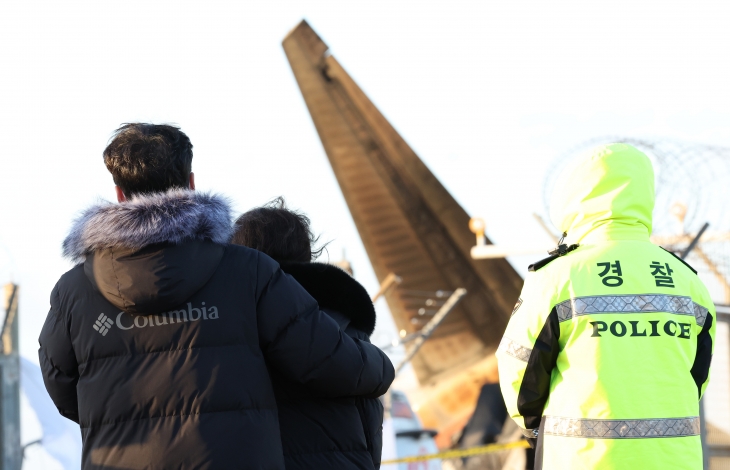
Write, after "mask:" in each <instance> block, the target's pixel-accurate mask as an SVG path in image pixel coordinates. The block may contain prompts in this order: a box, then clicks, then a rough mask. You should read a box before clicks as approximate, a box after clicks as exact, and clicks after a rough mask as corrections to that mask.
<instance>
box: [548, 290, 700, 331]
mask: <svg viewBox="0 0 730 470" xmlns="http://www.w3.org/2000/svg"><path fill="white" fill-rule="evenodd" d="M555 309H556V310H557V311H558V321H559V322H564V321H567V320H570V319H572V318H574V317H579V316H581V315H590V314H594V313H646V312H666V313H671V314H674V315H688V316H693V317H695V321H696V322H697V324H698V325H699V326H704V324H705V318H707V309H706V308H705V307H703V306H701V305H699V304H697V303H695V302H693V301H692V298H691V297H685V296H680V295H664V294H640V295H635V294H628V295H594V296H588V297H576V298H574V299H568V300H565V301H563V302H560V303H559V304H558V305H556V306H555Z"/></svg>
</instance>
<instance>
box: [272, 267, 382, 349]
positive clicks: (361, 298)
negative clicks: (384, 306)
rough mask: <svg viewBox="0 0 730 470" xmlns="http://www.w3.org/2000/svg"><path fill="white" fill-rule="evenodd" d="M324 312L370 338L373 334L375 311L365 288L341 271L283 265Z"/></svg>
mask: <svg viewBox="0 0 730 470" xmlns="http://www.w3.org/2000/svg"><path fill="white" fill-rule="evenodd" d="M281 269H282V270H283V271H284V272H285V273H287V274H289V275H291V276H292V277H294V279H296V280H297V282H298V283H299V284H301V285H302V287H304V289H306V291H307V292H309V295H311V296H312V297H314V299H315V300H316V301H317V303H318V304H319V307H320V308H321V309H324V310H334V311H336V312H338V313H340V314H341V315H344V316H346V317H347V318H349V320H350V326H352V327H354V328H356V329H358V330H360V331H362V332H364V333H366V334H367V335H368V336H370V335H371V334H372V333H373V330H375V307H374V306H373V302H372V300H371V299H370V295H368V293H367V291H366V290H365V288H364V287H363V286H362V285H361V284H360V283H359V282H357V281H356V280H355V279H353V278H352V276H350V275H349V274H347V273H346V272H345V271H343V270H342V269H340V268H338V267H337V266H333V265H331V264H324V263H282V265H281Z"/></svg>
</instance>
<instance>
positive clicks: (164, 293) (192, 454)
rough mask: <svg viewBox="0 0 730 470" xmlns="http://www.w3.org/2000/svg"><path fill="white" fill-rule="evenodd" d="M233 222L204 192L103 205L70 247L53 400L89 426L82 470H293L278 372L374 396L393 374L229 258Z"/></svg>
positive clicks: (312, 386)
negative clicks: (274, 381) (277, 391)
mask: <svg viewBox="0 0 730 470" xmlns="http://www.w3.org/2000/svg"><path fill="white" fill-rule="evenodd" d="M230 220H231V218H230V210H229V208H228V206H227V205H226V204H225V202H224V201H222V200H221V199H219V198H216V197H212V196H206V195H204V194H200V193H194V192H192V191H171V192H168V193H165V194H157V195H152V196H145V197H138V198H136V199H134V200H132V201H130V202H127V203H122V204H118V205H117V204H113V205H112V204H107V205H102V206H97V207H95V208H92V209H90V210H89V211H87V212H86V213H85V214H84V215H83V216H82V218H81V219H80V220H79V221H77V223H76V224H75V227H74V229H73V231H72V233H71V235H70V236H69V238H68V239H67V240H66V242H65V244H64V248H65V252H66V254H67V255H69V256H71V257H73V258H75V259H83V258H85V261H84V262H82V263H81V264H79V265H78V266H76V267H75V268H73V269H72V270H71V271H69V272H68V273H66V274H65V275H64V276H63V277H62V278H61V279H60V281H59V282H58V284H57V285H56V287H55V289H54V290H53V293H52V294H51V310H50V312H49V314H48V318H47V320H46V323H45V325H44V326H43V330H42V332H41V337H40V345H41V347H40V351H39V355H40V362H41V367H42V369H43V374H44V379H45V383H46V387H47V389H48V392H49V394H50V395H51V398H53V401H54V402H55V403H56V406H57V407H58V409H59V411H60V412H61V414H63V415H64V416H66V417H68V418H69V419H72V420H74V421H76V422H78V423H79V424H80V425H81V432H82V438H83V443H84V448H83V468H84V469H112V468H114V469H118V468H125V469H142V468H145V469H173V468H174V469H180V468H185V469H201V468H205V469H223V468H225V469H228V468H231V469H282V468H284V459H283V453H282V447H281V440H280V432H279V423H278V416H277V408H276V402H275V399H274V394H273V390H272V385H271V380H270V375H269V371H268V370H267V366H268V368H270V369H271V370H272V371H276V373H277V374H280V376H281V377H285V378H286V379H287V380H291V381H292V382H293V383H297V384H299V385H300V386H302V387H305V388H307V389H308V390H310V391H311V393H313V394H317V395H326V396H331V397H342V396H360V395H363V394H364V395H370V396H378V395H380V394H382V393H384V392H385V390H386V389H387V387H388V386H389V385H390V382H391V381H392V379H393V367H392V364H391V363H390V362H389V361H388V359H387V357H385V355H384V354H383V353H382V352H381V351H379V350H378V349H377V348H375V347H373V346H372V345H370V344H367V343H366V342H364V341H357V340H354V341H353V339H351V338H350V337H349V336H348V335H346V334H344V333H343V332H342V331H341V330H340V329H339V328H338V326H337V324H336V322H335V321H333V320H332V319H331V318H330V317H329V316H328V315H327V314H325V313H323V312H321V311H320V310H319V308H318V307H317V303H316V302H315V301H314V299H313V298H312V297H311V296H310V295H309V294H307V292H306V291H305V290H304V289H303V288H302V287H301V286H300V285H299V284H298V283H296V282H295V281H294V280H293V278H291V277H290V276H287V275H286V274H284V273H283V272H282V271H281V270H280V269H279V266H278V265H277V264H276V263H275V262H274V261H273V260H271V259H270V258H268V257H266V256H265V255H263V254H261V253H259V252H257V251H254V250H251V249H247V248H244V247H240V246H232V245H226V244H225V241H226V240H228V239H229V237H230V233H231V224H230Z"/></svg>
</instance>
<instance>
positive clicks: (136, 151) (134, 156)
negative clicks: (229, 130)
mask: <svg viewBox="0 0 730 470" xmlns="http://www.w3.org/2000/svg"><path fill="white" fill-rule="evenodd" d="M192 162H193V144H192V143H190V139H189V138H188V136H187V135H185V133H184V132H182V131H181V130H180V128H178V127H175V126H171V125H167V124H145V123H138V122H136V123H130V124H124V125H122V127H120V128H119V129H117V130H116V131H114V135H113V136H112V139H111V141H110V142H109V145H108V146H107V147H106V149H104V164H105V165H106V167H107V169H108V170H109V172H110V173H111V174H112V177H113V178H114V184H116V185H117V186H119V187H120V188H121V190H122V192H123V193H124V195H125V196H127V197H130V196H132V195H135V194H145V193H155V192H162V191H167V190H168V189H172V188H188V186H189V181H190V172H191V167H192Z"/></svg>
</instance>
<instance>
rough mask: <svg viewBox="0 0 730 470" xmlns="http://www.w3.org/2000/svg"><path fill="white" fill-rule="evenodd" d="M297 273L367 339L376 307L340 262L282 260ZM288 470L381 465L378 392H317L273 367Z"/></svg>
mask: <svg viewBox="0 0 730 470" xmlns="http://www.w3.org/2000/svg"><path fill="white" fill-rule="evenodd" d="M282 269H283V270H284V272H286V273H287V274H290V275H292V276H293V277H294V279H296V280H297V281H298V282H299V283H300V284H301V285H302V287H304V288H305V289H306V290H307V292H309V294H311V295H312V297H314V298H315V299H316V300H317V302H318V303H319V306H320V308H321V309H322V310H323V311H325V312H326V313H327V314H329V315H330V316H331V317H332V318H333V319H334V320H335V321H337V323H338V324H339V325H340V328H342V329H343V330H345V332H346V333H347V334H348V335H350V336H351V337H353V338H357V339H359V340H362V341H368V342H369V341H370V339H369V337H370V335H371V334H372V332H373V329H374V328H375V309H374V308H373V303H372V301H371V300H370V296H369V295H368V293H367V291H366V290H365V288H364V287H362V286H361V285H360V283H358V282H357V281H356V280H355V279H353V278H352V277H351V276H350V275H349V274H347V273H346V272H345V271H343V270H342V269H340V268H337V267H335V266H331V265H328V264H321V263H291V264H289V263H287V264H283V265H282ZM272 378H273V381H274V394H275V396H276V402H277V404H278V406H279V423H280V425H281V440H282V444H283V446H284V459H285V461H286V469H287V470H308V469H317V470H348V469H362V470H373V469H378V468H380V454H381V450H382V447H383V435H382V425H383V405H382V404H381V403H380V400H378V399H377V398H368V397H350V398H321V397H317V396H313V394H312V393H311V392H310V391H309V390H307V389H305V388H303V387H302V386H300V385H297V384H294V383H292V381H291V380H290V379H287V378H286V377H283V376H282V375H281V374H278V373H273V374H272Z"/></svg>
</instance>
